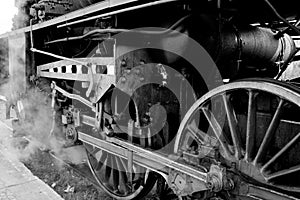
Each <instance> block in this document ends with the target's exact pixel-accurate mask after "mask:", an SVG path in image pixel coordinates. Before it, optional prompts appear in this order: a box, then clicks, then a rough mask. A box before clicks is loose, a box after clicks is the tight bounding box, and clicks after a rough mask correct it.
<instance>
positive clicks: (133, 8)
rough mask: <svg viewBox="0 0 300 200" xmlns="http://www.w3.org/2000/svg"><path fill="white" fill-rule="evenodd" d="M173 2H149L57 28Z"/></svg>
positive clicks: (167, 0) (163, 0)
mask: <svg viewBox="0 0 300 200" xmlns="http://www.w3.org/2000/svg"><path fill="white" fill-rule="evenodd" d="M175 1H178V0H161V1H155V2H150V3H146V4H142V5H138V6H133V7H130V8H124V9H121V10H117V11H113V12H109V13H105V14H100V15H96V16H93V17H89V18H86V19H81V20H78V21H74V22H70V23H66V24H63V25H59V26H57V28H62V27H66V26H71V25H74V24H79V23H82V22H87V21H91V20H94V19H98V18H101V17H107V16H110V15H115V14H119V13H123V12H127V11H133V10H137V9H141V8H146V7H150V6H156V5H161V4H165V3H170V2H175Z"/></svg>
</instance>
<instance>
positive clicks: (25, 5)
mask: <svg viewBox="0 0 300 200" xmlns="http://www.w3.org/2000/svg"><path fill="white" fill-rule="evenodd" d="M34 3H35V0H15V6H16V7H17V8H18V13H17V14H16V15H15V16H14V18H13V29H18V28H22V27H25V26H27V25H28V24H29V23H28V22H29V12H30V6H31V5H32V4H34Z"/></svg>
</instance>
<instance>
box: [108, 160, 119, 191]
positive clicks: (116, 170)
mask: <svg viewBox="0 0 300 200" xmlns="http://www.w3.org/2000/svg"><path fill="white" fill-rule="evenodd" d="M110 158H111V164H112V166H111V168H112V186H113V189H114V191H115V192H118V191H119V189H118V186H119V170H120V169H119V168H118V165H117V161H116V159H117V157H116V156H114V155H112V156H111V157H110Z"/></svg>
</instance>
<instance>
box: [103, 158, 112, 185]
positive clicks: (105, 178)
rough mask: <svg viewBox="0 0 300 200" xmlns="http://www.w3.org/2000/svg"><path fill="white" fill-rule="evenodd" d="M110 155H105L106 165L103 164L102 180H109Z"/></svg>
mask: <svg viewBox="0 0 300 200" xmlns="http://www.w3.org/2000/svg"><path fill="white" fill-rule="evenodd" d="M110 157H111V155H108V156H107V159H106V165H105V171H104V181H105V182H107V183H108V182H109V178H110V174H111V171H112V169H111V164H112V163H111V158H110Z"/></svg>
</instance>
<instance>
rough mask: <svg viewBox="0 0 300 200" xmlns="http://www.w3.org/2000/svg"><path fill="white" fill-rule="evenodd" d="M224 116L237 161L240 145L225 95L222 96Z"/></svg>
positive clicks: (232, 113) (233, 118)
mask: <svg viewBox="0 0 300 200" xmlns="http://www.w3.org/2000/svg"><path fill="white" fill-rule="evenodd" d="M222 99H223V103H224V107H225V111H226V115H227V120H228V125H229V129H230V133H231V137H232V141H233V145H234V150H235V157H236V158H237V159H239V158H240V157H241V144H240V139H239V137H238V135H237V123H236V119H235V115H234V110H233V108H232V106H231V104H230V103H229V102H228V101H229V99H228V97H227V96H226V94H223V95H222Z"/></svg>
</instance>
